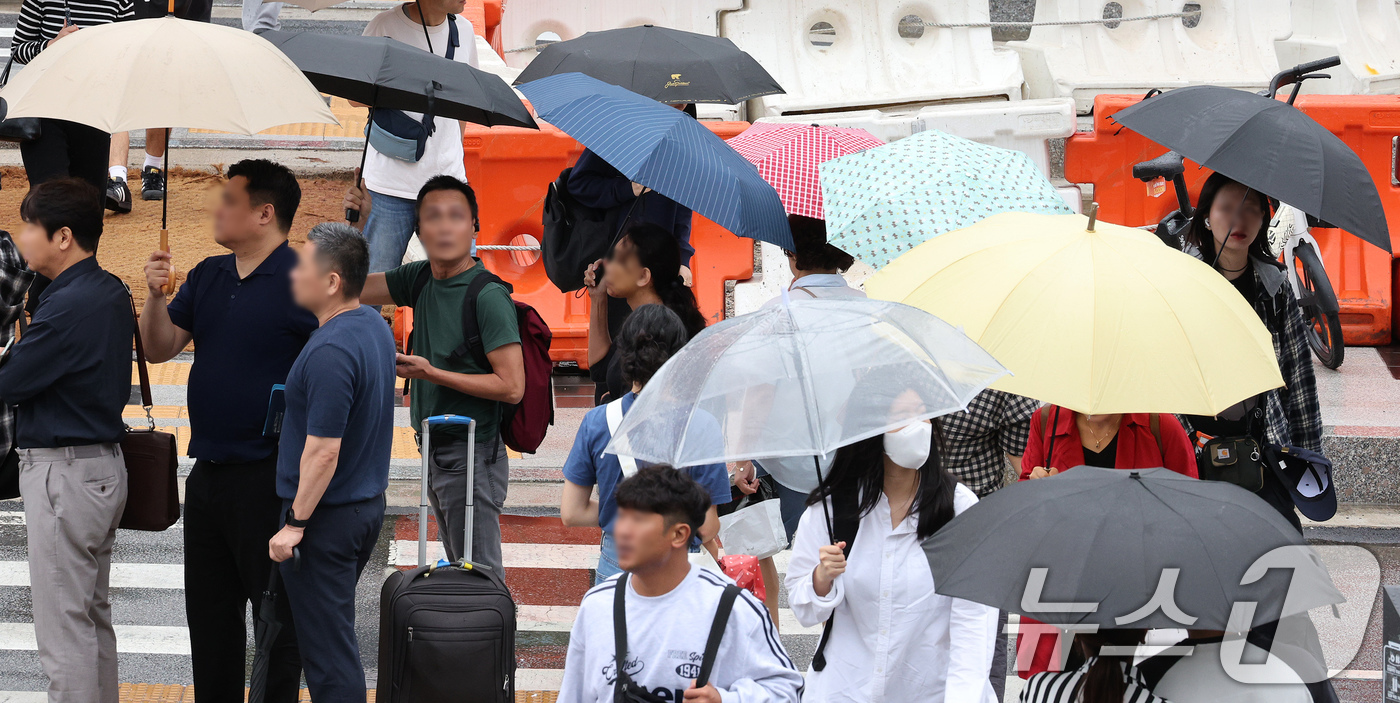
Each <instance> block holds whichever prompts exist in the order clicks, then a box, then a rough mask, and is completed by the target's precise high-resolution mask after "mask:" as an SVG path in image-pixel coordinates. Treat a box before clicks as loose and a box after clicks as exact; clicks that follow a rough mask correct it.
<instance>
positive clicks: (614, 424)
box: [604, 398, 637, 478]
mask: <svg viewBox="0 0 1400 703" xmlns="http://www.w3.org/2000/svg"><path fill="white" fill-rule="evenodd" d="M606 408H607V410H606V411H604V412H606V413H607V416H608V434H609V435H613V436H616V435H617V428H619V427H621V426H622V399H621V398H618V399H617V400H614V401H612V402H611V403H608V404H607V406H606ZM617 463H619V464H621V465H622V477H623V478H631V477H632V474H635V473H637V460H636V459H633V458H632V457H630V456H622V455H621V454H619V455H617Z"/></svg>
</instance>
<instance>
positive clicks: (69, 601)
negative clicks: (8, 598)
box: [19, 444, 126, 703]
mask: <svg viewBox="0 0 1400 703" xmlns="http://www.w3.org/2000/svg"><path fill="white" fill-rule="evenodd" d="M19 491H20V495H21V497H23V498H24V520H25V523H26V524H27V526H28V527H27V532H28V538H29V584H30V588H29V591H30V594H31V597H32V598H33V601H34V636H35V639H36V640H38V644H39V662H40V664H42V665H43V667H44V673H45V674H47V675H48V677H49V701H50V703H117V635H116V632H115V631H114V630H113V629H112V606H111V604H110V603H109V602H108V600H107V584H108V581H109V580H110V578H111V574H112V543H113V542H114V541H115V540H116V536H117V524H118V523H119V522H121V517H122V508H124V507H125V506H126V464H125V462H124V461H123V460H122V450H121V447H120V446H118V445H115V444H90V445H87V446H81V447H65V448H61V449H21V450H19Z"/></svg>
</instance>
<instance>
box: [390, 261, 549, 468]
mask: <svg viewBox="0 0 1400 703" xmlns="http://www.w3.org/2000/svg"><path fill="white" fill-rule="evenodd" d="M476 263H477V265H478V266H483V269H482V272H481V273H479V274H477V275H476V277H475V278H473V279H472V282H471V284H470V285H468V286H467V295H466V299H465V301H464V304H463V305H462V337H463V339H464V340H465V341H464V342H463V343H462V346H460V347H457V348H456V349H454V350H453V351H452V354H451V356H450V357H449V358H450V359H464V358H466V357H467V356H468V355H470V356H471V357H472V358H473V359H474V360H475V361H476V363H477V365H478V366H480V367H482V368H487V369H489V368H491V362H490V361H489V360H488V359H487V358H486V347H485V346H484V345H483V344H482V343H481V327H480V325H478V324H477V321H476V298H477V296H478V295H480V294H481V290H482V289H483V288H485V287H486V286H487V284H490V283H499V284H501V285H502V286H505V289H506V292H507V293H513V292H514V291H515V289H514V288H512V287H511V285H510V284H509V283H506V282H505V281H502V280H501V279H500V277H498V276H497V275H496V274H494V273H491V272H490V271H487V270H485V268H484V264H482V263H481V261H480V260H479V259H478V260H477V262H476ZM432 275H433V274H432V268H431V267H430V266H424V267H423V270H422V271H420V272H419V274H418V278H417V279H415V280H414V282H413V291H412V293H411V295H410V297H409V301H410V305H409V307H412V303H416V302H418V296H419V294H421V293H422V292H423V288H424V287H425V286H427V285H428V279H429V278H431V277H432ZM511 302H513V303H515V319H516V322H517V323H519V325H520V351H521V354H522V355H523V356H524V359H525V395H524V396H523V397H521V399H520V402H519V403H515V404H513V405H512V404H507V403H501V404H500V407H501V423H500V428H501V439H502V440H504V441H505V443H506V446H507V447H510V448H511V449H514V450H515V451H517V452H521V453H522V454H531V453H534V452H535V450H537V449H539V448H540V444H541V443H542V442H544V436H545V433H546V432H548V431H549V426H550V425H553V424H554V385H553V381H552V380H551V376H552V374H553V373H554V362H552V361H550V358H549V343H550V341H551V340H552V339H553V338H554V333H553V332H550V331H549V325H547V324H545V321H544V318H542V317H540V314H539V313H538V312H536V311H535V309H534V308H532V307H530V306H529V305H526V304H525V303H522V302H520V301H519V300H515V299H514V298H512V299H511Z"/></svg>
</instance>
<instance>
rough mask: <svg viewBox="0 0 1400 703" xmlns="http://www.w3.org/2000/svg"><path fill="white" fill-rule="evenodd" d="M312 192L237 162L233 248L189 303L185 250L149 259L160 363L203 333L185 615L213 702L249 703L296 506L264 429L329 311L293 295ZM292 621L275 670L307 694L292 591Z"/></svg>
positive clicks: (194, 387) (198, 678) (194, 396)
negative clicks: (275, 564) (264, 600)
mask: <svg viewBox="0 0 1400 703" xmlns="http://www.w3.org/2000/svg"><path fill="white" fill-rule="evenodd" d="M300 201H301V188H300V187H299V186H298V185H297V181H296V178H295V177H294V176H293V175H292V172H291V171H289V170H288V169H287V168H286V167H285V166H282V165H280V164H276V163H273V162H271V161H266V160H262V159H250V160H246V161H240V162H238V163H236V164H234V165H233V166H231V167H230V168H229V170H228V181H227V182H225V183H224V191H223V196H222V200H221V202H220V204H219V207H218V210H217V212H216V214H215V220H214V240H215V241H217V242H218V243H219V244H220V245H221V246H223V247H225V248H227V249H228V250H229V251H231V252H232V253H230V254H224V255H222V256H211V257H209V258H208V259H205V260H204V261H202V262H200V263H199V264H198V265H196V266H195V267H194V269H192V270H191V271H190V272H189V276H188V277H187V278H186V279H185V282H184V285H182V286H180V290H179V292H178V293H177V294H176V295H175V299H174V300H172V301H170V302H169V303H167V302H166V298H165V293H164V292H163V288H164V286H165V284H166V282H167V281H169V280H170V279H171V277H172V276H173V275H174V268H173V266H172V259H171V255H170V254H168V253H166V252H162V251H157V252H155V253H153V254H151V259H150V261H149V262H147V264H146V285H147V286H148V287H149V289H150V293H149V295H148V296H147V297H146V305H145V308H144V309H143V310H142V313H141V340H142V342H143V343H144V344H145V347H146V355H147V357H148V358H149V359H150V360H151V361H152V362H156V363H159V362H162V361H166V360H168V359H170V358H172V357H174V356H175V355H176V354H178V353H180V351H181V350H183V349H184V348H185V345H186V344H188V343H189V342H190V340H194V344H195V350H196V353H195V360H194V365H193V368H191V369H190V380H189V412H190V430H191V436H190V450H189V451H190V456H192V457H194V458H195V459H196V461H195V465H194V469H193V470H191V471H190V476H189V479H188V480H187V481H186V483H185V530H184V533H185V614H186V618H187V619H188V621H189V629H190V655H191V659H192V663H193V665H194V685H195V689H196V690H197V691H198V693H197V694H196V695H197V696H198V701H199V703H209V702H210V701H214V702H216V703H217V702H223V701H227V702H229V703H236V702H241V701H242V700H243V696H244V693H243V682H244V668H243V667H244V662H245V661H246V657H245V654H244V645H245V643H246V642H247V637H248V635H247V632H246V630H245V625H244V619H245V615H244V614H245V612H246V608H247V604H248V603H249V601H251V602H252V603H253V604H254V605H255V606H256V604H257V603H258V602H260V599H261V597H262V591H263V590H264V589H265V588H267V581H268V576H269V575H270V569H271V568H272V566H271V563H270V562H269V561H268V559H267V541H268V540H269V539H271V538H272V536H273V535H274V534H276V532H277V529H278V526H279V525H280V518H281V516H282V512H283V510H282V501H281V500H280V499H279V498H278V497H277V487H276V479H277V436H276V435H275V434H264V431H263V430H264V427H265V424H266V421H267V417H268V401H269V398H270V396H271V393H272V387H273V385H274V384H281V383H284V382H285V381H286V379H287V372H288V370H289V369H291V367H292V362H294V361H295V360H296V358H297V354H299V353H301V350H302V347H304V346H305V345H306V341H307V339H308V338H309V337H310V336H311V333H312V332H313V331H315V330H316V326H317V321H316V317H315V316H314V315H312V314H311V313H309V312H307V311H306V310H304V309H302V308H300V307H298V306H297V305H296V304H295V303H294V302H293V300H292V293H291V284H290V282H289V278H288V275H289V273H290V272H291V270H292V268H293V267H295V266H296V263H297V254H296V252H295V251H293V250H292V249H291V248H290V247H288V246H287V232H288V231H289V230H290V229H291V226H292V217H293V216H294V215H295V214H296V210H297V205H298V204H299V203H300ZM278 606H279V608H281V609H282V611H283V617H281V618H280V619H281V621H282V622H283V623H285V625H284V627H283V628H282V632H281V634H280V635H279V636H278V638H277V643H276V645H275V647H274V650H273V656H272V661H271V665H272V666H271V670H270V673H269V676H268V698H267V700H268V701H269V702H270V703H273V702H275V703H289V702H291V701H295V700H297V697H298V695H299V691H298V689H299V687H300V678H301V664H300V660H299V657H298V654H297V644H296V634H295V631H294V629H293V628H292V627H291V626H290V625H291V617H290V614H289V613H290V611H289V610H288V609H287V608H286V599H279V601H278Z"/></svg>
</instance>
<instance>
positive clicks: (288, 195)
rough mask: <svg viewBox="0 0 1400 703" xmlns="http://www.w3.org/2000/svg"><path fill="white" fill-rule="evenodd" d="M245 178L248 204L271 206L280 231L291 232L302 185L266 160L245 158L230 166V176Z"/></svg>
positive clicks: (284, 170)
mask: <svg viewBox="0 0 1400 703" xmlns="http://www.w3.org/2000/svg"><path fill="white" fill-rule="evenodd" d="M237 176H242V177H243V178H244V179H246V180H247V181H248V202H250V203H252V204H253V205H254V206H255V207H262V206H263V205H267V204H269V203H270V204H271V205H272V214H273V215H275V216H276V217H277V228H278V229H280V230H282V233H283V234H286V233H287V232H290V231H291V230H292V218H294V217H296V214H297V207H299V206H300V205H301V185H300V184H298V183H297V177H296V176H294V175H292V170H291V169H289V168H287V167H286V166H283V165H282V164H279V163H277V162H276V161H268V160H267V159H244V160H242V161H239V162H238V163H236V164H234V165H232V166H229V167H228V177H229V178H230V179H233V178H235V177H237Z"/></svg>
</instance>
